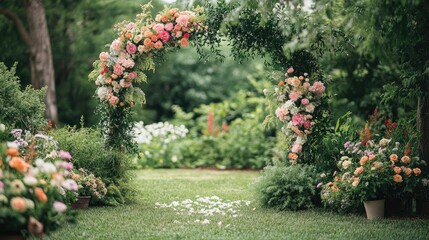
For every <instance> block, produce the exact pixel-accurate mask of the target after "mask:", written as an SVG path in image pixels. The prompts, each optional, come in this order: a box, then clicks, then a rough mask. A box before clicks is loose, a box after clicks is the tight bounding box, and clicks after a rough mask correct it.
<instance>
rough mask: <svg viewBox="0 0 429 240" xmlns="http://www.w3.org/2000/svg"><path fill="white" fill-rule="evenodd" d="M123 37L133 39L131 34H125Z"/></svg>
mask: <svg viewBox="0 0 429 240" xmlns="http://www.w3.org/2000/svg"><path fill="white" fill-rule="evenodd" d="M125 37H126V38H128V39H131V38H132V37H133V34H131V33H130V32H127V33H125Z"/></svg>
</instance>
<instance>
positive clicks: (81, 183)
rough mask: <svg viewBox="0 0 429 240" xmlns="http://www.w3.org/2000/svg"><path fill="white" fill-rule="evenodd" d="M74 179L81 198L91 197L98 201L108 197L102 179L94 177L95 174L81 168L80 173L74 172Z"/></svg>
mask: <svg viewBox="0 0 429 240" xmlns="http://www.w3.org/2000/svg"><path fill="white" fill-rule="evenodd" d="M72 178H73V179H74V180H75V181H76V183H77V185H78V194H79V196H91V197H93V198H95V199H96V200H101V199H102V198H104V196H106V194H107V189H106V185H105V184H104V182H103V181H102V179H101V178H100V177H96V176H94V174H93V173H91V172H89V171H88V170H86V169H83V168H79V171H76V170H74V172H73V174H72Z"/></svg>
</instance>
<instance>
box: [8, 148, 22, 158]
mask: <svg viewBox="0 0 429 240" xmlns="http://www.w3.org/2000/svg"><path fill="white" fill-rule="evenodd" d="M6 154H7V155H9V156H12V157H17V156H19V152H18V149H16V148H9V149H8V150H7V151H6Z"/></svg>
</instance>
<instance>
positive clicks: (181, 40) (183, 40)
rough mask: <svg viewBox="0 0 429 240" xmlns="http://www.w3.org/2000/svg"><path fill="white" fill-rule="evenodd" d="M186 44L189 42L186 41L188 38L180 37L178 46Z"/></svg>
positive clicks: (185, 45)
mask: <svg viewBox="0 0 429 240" xmlns="http://www.w3.org/2000/svg"><path fill="white" fill-rule="evenodd" d="M188 44H189V41H188V39H187V38H182V39H180V46H182V47H187V46H188Z"/></svg>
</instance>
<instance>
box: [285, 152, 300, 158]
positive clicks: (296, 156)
mask: <svg viewBox="0 0 429 240" xmlns="http://www.w3.org/2000/svg"><path fill="white" fill-rule="evenodd" d="M287 156H288V158H290V159H292V160H297V159H298V155H297V154H296V153H292V152H291V153H289V154H288V155H287Z"/></svg>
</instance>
